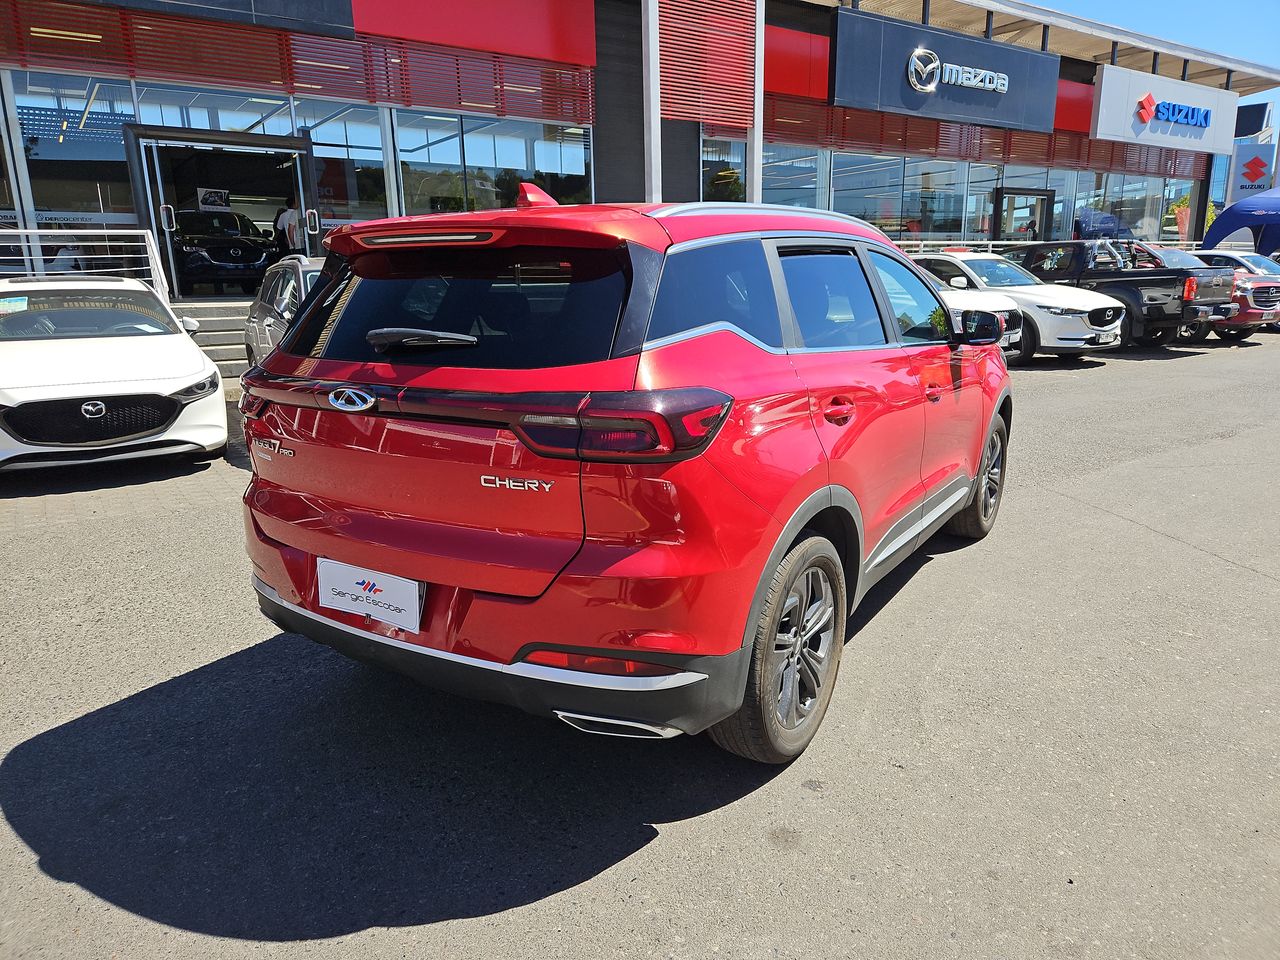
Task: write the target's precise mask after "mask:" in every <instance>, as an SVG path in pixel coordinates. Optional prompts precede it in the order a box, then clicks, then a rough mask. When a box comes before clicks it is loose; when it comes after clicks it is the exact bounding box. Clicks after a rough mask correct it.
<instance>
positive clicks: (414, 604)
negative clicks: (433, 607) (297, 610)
mask: <svg viewBox="0 0 1280 960" xmlns="http://www.w3.org/2000/svg"><path fill="white" fill-rule="evenodd" d="M316 575H317V578H318V580H319V584H320V590H319V593H320V606H322V607H328V608H329V609H330V610H345V611H346V612H347V613H356V614H360V615H362V616H367V617H369V618H371V619H373V620H378V621H380V622H382V623H389V624H391V626H393V627H399V628H400V629H401V630H408V631H409V632H410V633H417V632H418V624H419V622H420V621H421V618H422V588H421V584H419V583H418V581H417V580H406V579H405V578H404V577H393V576H392V575H391V574H389V573H381V572H380V571H378V570H370V569H368V568H367V567H353V566H352V565H351V564H349V563H339V562H338V561H337V560H323V559H320V560H316Z"/></svg>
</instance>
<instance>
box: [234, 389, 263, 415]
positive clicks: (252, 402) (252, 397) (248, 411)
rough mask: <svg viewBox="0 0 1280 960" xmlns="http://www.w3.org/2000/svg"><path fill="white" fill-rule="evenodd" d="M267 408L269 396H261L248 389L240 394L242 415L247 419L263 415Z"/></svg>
mask: <svg viewBox="0 0 1280 960" xmlns="http://www.w3.org/2000/svg"><path fill="white" fill-rule="evenodd" d="M265 409H267V398H266V397H260V396H258V395H257V394H256V393H250V392H249V391H248V390H246V391H244V393H242V394H240V416H242V417H244V419H246V420H254V419H257V418H258V417H260V416H262V411H263V410H265Z"/></svg>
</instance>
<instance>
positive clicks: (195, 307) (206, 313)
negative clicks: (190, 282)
mask: <svg viewBox="0 0 1280 960" xmlns="http://www.w3.org/2000/svg"><path fill="white" fill-rule="evenodd" d="M251 303H253V301H252V300H241V299H227V300H176V301H174V302H173V303H172V304H170V306H172V307H173V312H174V313H176V314H178V315H179V316H188V317H195V318H196V319H197V320H199V319H200V318H201V317H223V316H231V315H233V314H234V315H235V316H239V317H243V316H244V315H245V314H247V313H248V312H249V304H251Z"/></svg>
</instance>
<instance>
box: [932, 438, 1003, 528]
mask: <svg viewBox="0 0 1280 960" xmlns="http://www.w3.org/2000/svg"><path fill="white" fill-rule="evenodd" d="M1008 463H1009V428H1008V426H1007V425H1006V424H1005V422H1004V418H1003V417H996V423H995V426H994V427H992V429H991V433H990V434H988V436H987V443H986V446H984V447H983V448H982V466H981V467H979V468H978V489H977V491H975V493H974V495H973V501H972V502H971V503H970V504H969V505H968V506H967V507H965V508H964V509H963V510H961V511H960V512H959V513H957V514H956V515H955V516H954V517H952V518H951V519H950V520H949V521H948V522H947V526H946V531H947V533H951V534H954V535H955V536H957V537H966V538H967V539H969V540H981V539H982V538H983V537H985V536H986V535H987V534H988V533H990V532H991V528H992V527H994V526H995V525H996V514H998V513H999V512H1000V501H1001V500H1002V499H1003V498H1004V481H1005V477H1006V475H1007V474H1008V469H1007V467H1008Z"/></svg>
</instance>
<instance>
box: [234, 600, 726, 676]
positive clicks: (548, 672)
mask: <svg viewBox="0 0 1280 960" xmlns="http://www.w3.org/2000/svg"><path fill="white" fill-rule="evenodd" d="M253 588H254V589H255V590H257V591H258V593H260V594H262V595H263V596H264V597H266V598H267V599H268V600H270V601H271V602H272V603H278V604H279V605H280V606H282V607H284V608H285V609H287V610H291V611H293V612H294V613H297V614H299V615H301V616H304V617H306V618H307V619H309V620H314V621H316V622H317V623H322V624H324V625H325V626H329V627H333V628H334V629H335V630H341V631H343V632H344V633H350V634H354V635H356V636H358V637H363V638H364V639H366V640H373V641H375V642H377V643H382V644H386V645H387V646H389V647H396V648H397V649H400V650H407V651H409V652H410V653H418V654H422V655H423V656H425V657H433V658H435V659H437V660H444V661H447V662H449V663H456V664H459V665H461V666H467V667H475V668H477V669H480V670H491V671H494V672H496V673H501V674H504V675H506V676H511V677H522V678H524V679H526V680H543V681H546V682H548V683H563V684H566V685H568V686H573V687H589V688H591V689H593V690H630V691H633V692H636V693H647V692H651V691H654V690H671V689H673V688H675V687H685V686H688V685H689V684H691V683H698V682H700V681H702V680H705V679H707V676H706V674H704V673H695V672H693V671H691V670H686V671H684V672H682V673H673V674H669V675H667V676H662V677H612V676H609V675H607V674H588V673H584V672H582V671H580V670H564V669H562V668H560V667H545V666H542V665H541V664H537V663H494V662H492V661H489V660H479V659H477V658H475V657H464V656H461V655H460V654H456V653H450V652H449V651H447V650H435V649H432V648H431V647H423V646H420V645H418V644H416V643H406V642H405V641H403V640H396V639H394V638H392V637H384V636H382V635H381V634H377V633H371V632H370V631H368V630H361V629H360V628H359V627H351V626H348V625H347V624H345V623H339V622H338V621H337V620H331V619H330V618H328V617H325V616H322V615H320V614H318V613H313V612H312V611H310V610H305V609H303V608H302V607H300V606H298V605H297V604H294V603H290V602H289V601H288V600H285V599H284V598H283V597H281V596H280V594H279V593H278V592H277V591H276V590H275V588H273V587H271V586H270V585H269V584H267V583H266V582H265V581H264V580H262V579H261V578H260V577H258V576H256V575H255V576H254V577H253Z"/></svg>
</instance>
